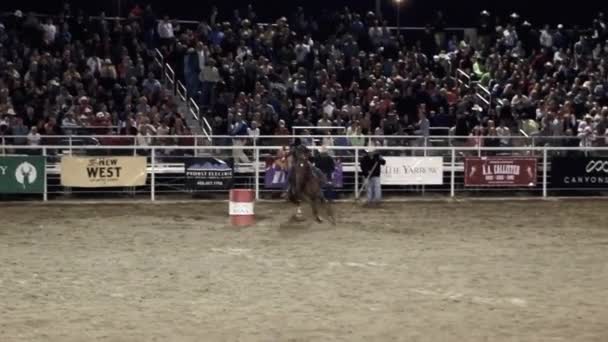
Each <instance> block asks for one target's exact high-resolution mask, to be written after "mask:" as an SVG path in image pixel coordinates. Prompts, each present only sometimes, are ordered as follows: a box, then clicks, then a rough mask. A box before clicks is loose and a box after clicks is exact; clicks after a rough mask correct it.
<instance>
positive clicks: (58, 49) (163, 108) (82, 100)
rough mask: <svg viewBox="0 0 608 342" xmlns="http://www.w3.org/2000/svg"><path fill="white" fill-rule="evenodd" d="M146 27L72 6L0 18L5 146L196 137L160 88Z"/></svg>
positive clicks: (0, 127)
mask: <svg viewBox="0 0 608 342" xmlns="http://www.w3.org/2000/svg"><path fill="white" fill-rule="evenodd" d="M146 29H147V27H146V22H145V21H142V20H139V19H132V20H127V21H109V20H107V19H105V17H104V15H103V13H102V14H101V16H100V17H98V18H91V17H88V16H85V15H84V14H83V13H77V14H74V15H72V13H71V11H70V7H69V5H68V6H66V8H65V9H64V11H63V12H62V13H60V14H59V15H58V16H56V17H53V18H48V19H47V18H40V17H37V16H34V15H33V14H28V15H24V14H23V13H22V12H21V11H15V12H14V13H13V14H12V15H9V16H6V17H3V18H0V134H1V135H2V136H3V139H2V140H3V141H2V142H3V143H5V144H6V143H13V144H29V145H37V144H40V142H41V140H42V141H43V142H44V140H45V139H47V143H48V142H55V141H56V140H54V139H53V138H49V136H55V135H70V134H91V135H93V134H94V135H119V134H123V135H136V136H137V137H138V139H137V141H138V142H139V143H140V144H149V143H151V140H150V139H149V137H150V136H152V135H173V134H175V135H184V134H189V129H188V127H186V125H185V122H184V118H183V116H182V114H181V113H179V112H178V106H177V105H176V103H175V101H174V97H173V94H172V93H171V92H170V91H167V90H166V89H165V87H163V86H162V85H161V83H160V80H159V77H160V75H161V71H162V70H161V69H160V68H161V66H159V65H157V64H156V63H154V58H153V56H154V55H153V51H152V50H151V48H150V47H151V46H147V45H146V44H145V41H144V39H142V38H143V37H144V34H145V30H146ZM9 136H18V137H9ZM22 136H23V137H22ZM41 137H43V138H41ZM107 141H111V140H107ZM162 142H163V140H162V139H159V143H162Z"/></svg>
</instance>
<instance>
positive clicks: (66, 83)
mask: <svg viewBox="0 0 608 342" xmlns="http://www.w3.org/2000/svg"><path fill="white" fill-rule="evenodd" d="M71 14H72V13H71V10H70V8H69V7H67V8H66V9H65V10H64V11H63V12H62V13H61V14H60V15H59V16H58V18H56V19H52V20H51V19H48V20H44V21H43V22H40V21H39V19H37V18H36V17H33V16H26V17H24V16H23V15H21V13H18V12H16V13H15V15H13V16H10V17H8V18H5V19H3V20H2V26H0V43H1V44H2V46H3V48H2V49H0V115H1V117H2V121H1V122H0V128H1V129H2V132H3V134H6V132H11V133H12V134H20V135H21V134H22V133H26V132H27V133H29V134H30V135H31V134H34V135H35V134H44V135H49V134H59V133H68V132H72V131H74V129H75V128H77V127H82V126H85V127H86V126H90V127H95V128H94V129H95V133H106V132H108V131H109V129H110V128H109V127H111V126H117V127H118V130H117V131H118V132H119V133H121V134H132V135H140V136H144V137H145V136H151V135H155V134H161V133H162V134H164V133H169V134H172V133H174V134H186V133H188V128H187V127H186V126H185V124H184V120H183V116H182V115H180V113H178V110H177V108H178V106H177V105H176V104H175V102H174V99H173V97H172V96H171V94H169V93H168V92H166V91H165V89H164V87H163V86H162V85H161V83H160V81H159V79H158V78H159V75H160V74H161V70H158V68H156V67H155V64H154V63H153V59H152V49H153V48H156V47H158V48H159V49H160V51H161V53H162V54H163V55H164V56H165V58H166V60H167V61H168V62H169V63H170V64H172V65H173V66H175V68H174V69H175V71H176V73H177V77H178V79H181V80H183V82H184V84H185V85H186V87H187V89H188V93H189V94H190V95H192V96H193V97H194V98H195V99H196V101H197V102H198V103H199V104H200V106H201V108H202V110H203V114H205V116H206V117H207V119H208V120H209V122H210V124H211V126H212V128H213V134H215V135H232V136H236V138H237V139H234V140H233V141H237V142H238V143H239V144H241V143H242V142H241V139H243V140H244V139H245V138H246V137H247V136H253V137H257V136H259V135H288V134H290V133H291V128H292V127H294V126H298V127H300V126H303V127H309V129H307V130H303V131H302V132H303V133H317V134H331V133H334V134H346V135H348V139H344V140H341V141H339V142H338V141H336V139H330V138H327V139H323V141H324V143H325V144H326V145H329V144H338V143H340V144H352V145H363V144H366V143H367V142H366V140H367V139H366V137H370V136H379V135H384V136H392V135H399V136H407V135H410V136H423V137H424V136H429V135H431V134H441V135H447V134H451V135H455V136H465V137H469V138H467V139H463V140H459V139H455V141H457V142H463V143H467V144H474V145H481V144H486V145H496V146H501V145H503V146H508V145H510V144H512V143H513V142H512V141H511V140H510V139H508V138H507V137H508V136H513V135H519V133H520V132H524V134H525V135H528V136H538V137H541V138H543V139H544V140H539V141H541V142H542V143H546V144H573V145H579V144H580V145H582V146H591V145H600V146H602V145H606V143H607V141H606V140H607V139H608V136H607V135H606V126H607V123H608V118H607V116H608V27H607V25H608V23H607V22H606V20H605V18H604V16H603V14H601V13H600V14H598V16H597V18H595V19H593V20H590V22H589V25H588V27H566V26H564V25H558V26H557V27H549V26H539V25H538V24H536V25H532V24H530V23H528V22H527V21H525V20H523V19H522V18H520V17H519V16H517V15H516V14H514V15H512V16H510V17H509V18H507V19H506V20H504V18H495V17H493V16H492V15H491V14H490V13H487V12H483V13H481V15H480V18H479V22H478V23H476V24H477V25H476V26H477V31H476V34H472V35H471V34H469V35H467V36H466V37H465V36H463V35H462V32H452V31H448V30H446V22H447V20H448V19H449V18H446V17H445V16H444V15H443V14H441V13H438V15H437V18H436V19H435V20H434V21H433V22H432V24H430V25H428V26H427V27H426V28H425V29H424V31H422V32H411V31H403V32H401V34H397V31H396V30H394V29H389V27H388V24H387V22H386V21H384V20H383V19H382V18H380V17H379V16H377V15H376V14H374V13H373V12H369V13H366V14H360V13H355V12H352V11H351V10H349V9H348V8H345V9H343V10H341V11H338V12H333V13H330V12H326V11H321V12H319V13H312V12H306V11H305V10H304V9H303V8H297V9H296V10H295V11H294V12H293V14H292V15H291V16H290V17H289V18H286V17H281V18H279V19H277V20H276V21H275V22H273V23H270V24H262V23H260V22H259V21H258V18H257V16H256V14H255V11H254V9H253V8H252V7H251V6H250V7H248V8H247V9H245V10H244V11H242V12H241V11H239V10H235V11H234V12H233V13H232V14H230V15H228V16H227V15H222V14H220V13H218V11H217V9H215V8H213V9H212V10H211V11H210V13H209V15H208V16H207V17H206V18H205V19H204V20H202V21H201V22H200V23H199V24H198V25H195V26H187V25H180V24H177V23H176V22H174V21H171V20H170V19H169V18H168V17H164V18H162V19H160V20H157V18H156V16H155V14H154V13H153V11H152V9H151V8H150V7H149V6H148V7H146V8H145V9H144V8H142V7H139V6H136V7H135V8H134V9H133V10H132V11H131V12H130V16H129V19H128V20H126V21H122V22H119V21H109V20H106V19H105V18H104V16H103V14H102V15H101V16H100V17H99V18H95V19H91V18H88V17H86V16H85V15H83V14H82V13H78V14H76V15H74V16H72V15H71ZM472 24H473V23H472ZM454 33H456V34H454ZM456 69H461V70H463V71H464V73H466V74H468V75H470V77H471V79H470V80H467V81H465V82H459V81H458V78H457V77H455V76H456V73H455V70H456ZM476 84H479V85H481V86H483V87H485V88H486V89H488V90H489V92H490V94H491V95H490V96H489V97H488V98H491V100H490V103H489V104H488V103H487V102H484V101H481V100H480V99H479V97H478V96H477V93H478V92H479V87H478V86H476ZM484 96H485V95H484ZM321 126H323V127H326V126H333V127H335V129H333V130H328V129H318V128H315V127H321ZM567 136H570V137H572V139H565V138H563V137H567ZM552 138H556V139H552ZM28 139H29V137H28ZM35 140H36V139H35V138H33V141H35ZM38 141H39V139H38ZM141 141H142V143H145V142H146V141H148V143H150V142H151V140H146V139H145V138H142V139H141ZM304 141H306V140H304ZM395 141H396V140H395ZM423 141H424V142H426V141H427V140H426V139H422V140H420V139H415V140H411V141H408V142H409V143H413V144H418V143H421V142H423ZM274 142H275V141H273V142H269V141H267V142H261V143H274ZM377 142H378V143H379V144H387V143H389V144H390V142H391V140H386V139H377ZM399 143H404V141H399Z"/></svg>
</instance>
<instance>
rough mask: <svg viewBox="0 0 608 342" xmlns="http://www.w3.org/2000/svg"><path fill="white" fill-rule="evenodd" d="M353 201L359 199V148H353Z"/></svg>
mask: <svg viewBox="0 0 608 342" xmlns="http://www.w3.org/2000/svg"><path fill="white" fill-rule="evenodd" d="M355 199H359V147H358V146H355Z"/></svg>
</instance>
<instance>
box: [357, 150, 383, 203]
mask: <svg viewBox="0 0 608 342" xmlns="http://www.w3.org/2000/svg"><path fill="white" fill-rule="evenodd" d="M383 165H386V160H384V158H382V156H380V153H378V151H377V150H376V149H375V147H374V146H373V145H370V147H369V148H368V149H367V154H366V155H365V156H364V157H363V158H361V161H360V162H359V166H360V167H361V172H362V174H363V177H365V178H366V179H367V205H369V206H373V205H378V204H379V203H380V201H382V186H381V182H380V174H381V172H380V170H381V168H382V166H383Z"/></svg>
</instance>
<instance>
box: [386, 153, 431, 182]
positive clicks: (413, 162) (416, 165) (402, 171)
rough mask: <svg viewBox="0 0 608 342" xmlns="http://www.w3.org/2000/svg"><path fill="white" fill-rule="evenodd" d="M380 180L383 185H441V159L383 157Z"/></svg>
mask: <svg viewBox="0 0 608 342" xmlns="http://www.w3.org/2000/svg"><path fill="white" fill-rule="evenodd" d="M384 159H385V160H386V165H384V166H383V167H382V174H381V177H380V180H381V182H382V184H384V185H441V184H443V158H442V157H384Z"/></svg>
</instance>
